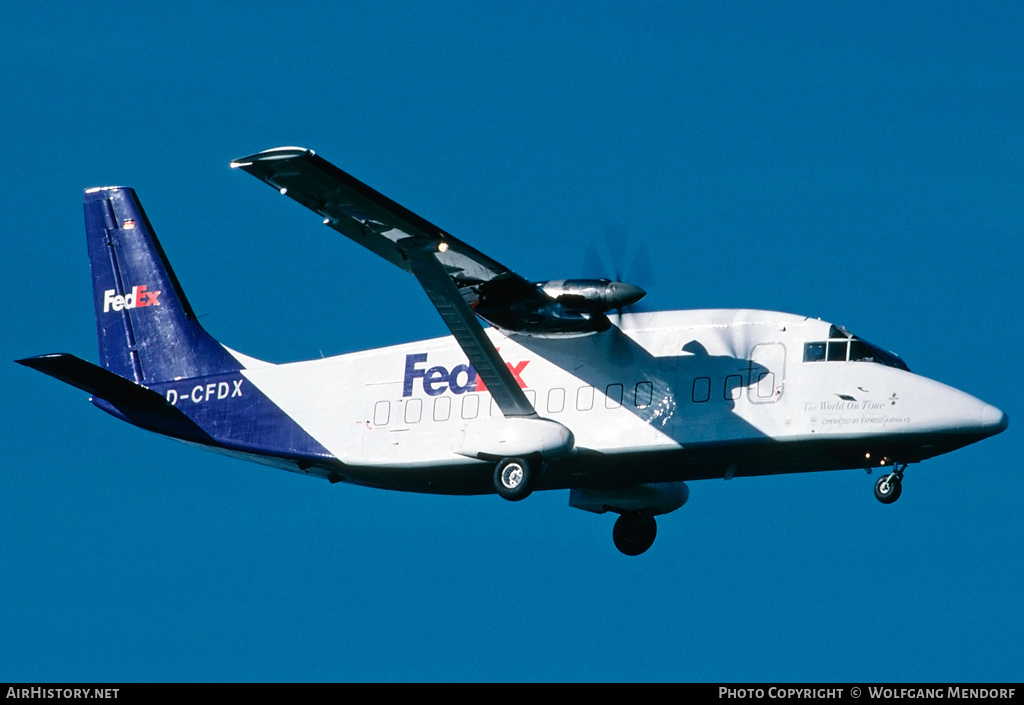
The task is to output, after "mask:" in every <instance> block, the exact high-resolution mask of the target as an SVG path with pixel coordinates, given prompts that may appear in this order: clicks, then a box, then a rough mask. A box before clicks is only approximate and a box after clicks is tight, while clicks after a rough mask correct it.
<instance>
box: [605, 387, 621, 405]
mask: <svg viewBox="0 0 1024 705" xmlns="http://www.w3.org/2000/svg"><path fill="white" fill-rule="evenodd" d="M620 406H622V385H621V384H609V385H608V386H607V387H606V388H605V390H604V407H605V408H606V409H618V408H619V407H620Z"/></svg>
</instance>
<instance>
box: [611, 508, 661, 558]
mask: <svg viewBox="0 0 1024 705" xmlns="http://www.w3.org/2000/svg"><path fill="white" fill-rule="evenodd" d="M657 536H658V522H656V521H655V520H654V517H652V516H649V515H647V514H623V515H621V516H620V517H619V518H618V519H616V520H615V528H614V529H612V540H613V541H615V548H617V549H619V550H620V551H622V552H623V553H625V554H626V555H627V556H639V555H640V554H641V553H643V552H644V551H646V550H647V549H648V548H650V547H651V545H652V544H653V543H654V539H655V538H656V537H657Z"/></svg>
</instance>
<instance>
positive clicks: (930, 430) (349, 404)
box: [17, 147, 1008, 556]
mask: <svg viewBox="0 0 1024 705" xmlns="http://www.w3.org/2000/svg"><path fill="white" fill-rule="evenodd" d="M231 166H232V167H233V168H236V169H240V170H242V171H245V172H248V173H249V174H252V175H253V176H255V177H256V178H258V179H260V180H261V181H263V182H265V183H266V184H268V185H270V186H271V187H273V188H274V189H275V190H277V191H278V192H280V193H281V194H283V195H286V196H288V197H289V198H291V199H293V200H295V201H297V202H298V203H299V204H301V205H302V206H305V207H306V208H308V209H309V210H312V211H314V212H315V213H316V214H317V215H318V216H319V217H320V218H321V219H322V221H323V224H324V225H327V226H328V227H330V228H332V229H334V230H336V231H337V232H339V233H341V234H342V235H344V236H346V237H348V238H349V239H351V240H353V241H354V242H356V243H358V244H360V245H362V246H363V247H365V248H367V249H368V250H370V251H371V252H373V253H375V254H377V255H379V256H380V257H383V258H384V259H386V260H387V261H389V262H391V263H392V264H394V265H396V266H398V267H400V268H401V269H403V270H405V271H406V272H409V273H410V274H412V275H413V276H414V277H415V278H416V279H417V281H418V282H419V284H420V285H422V287H423V289H424V291H425V292H426V294H427V297H428V298H429V299H430V301H431V303H432V304H433V305H434V307H435V308H436V309H437V311H438V313H439V314H440V316H441V319H442V320H443V322H444V323H445V325H446V326H447V328H448V330H449V332H450V333H451V335H449V336H446V337H439V338H435V339H432V340H423V341H418V342H413V343H404V344H400V345H394V346H390V347H384V348H379V349H374V350H366V351H362V352H354V353H349V354H343V355H338V356H335V357H329V358H324V359H316V360H309V361H302V362H293V363H286V364H273V363H269V362H264V361H261V360H258V359H255V358H253V357H249V356H247V355H244V354H242V353H240V352H237V351H235V350H232V349H230V348H228V347H226V346H224V345H222V344H221V343H219V342H217V340H215V339H214V338H213V337H212V336H211V335H210V334H209V333H207V332H206V330H204V329H203V327H202V326H201V325H200V324H199V321H198V320H197V317H196V314H195V312H194V311H193V309H192V307H191V306H190V305H189V303H188V300H187V299H186V298H185V293H184V291H183V290H182V287H181V285H180V283H179V282H178V279H177V277H176V276H175V275H174V272H173V270H172V269H171V266H170V264H169V262H168V260H167V257H166V256H165V254H164V251H163V248H162V247H161V245H160V242H159V241H158V240H157V237H156V235H155V233H154V231H153V228H152V225H151V224H150V222H149V219H148V218H147V217H146V214H145V212H144V211H143V209H142V205H141V203H140V201H139V199H138V197H137V195H136V193H135V191H134V190H133V189H131V188H128V187H121V186H109V187H99V188H90V189H87V190H86V191H85V195H84V208H85V226H86V236H87V240H88V246H89V258H90V263H91V269H92V279H93V303H94V306H95V314H96V330H97V337H98V341H99V358H100V359H99V364H98V365H97V364H93V363H90V362H87V361H85V360H83V359H81V358H78V357H76V356H74V355H71V354H67V353H56V354H49V355H41V356H37V357H31V358H27V359H23V360H17V362H19V363H20V364H22V365H26V366H28V367H31V368H33V369H36V370H39V371H40V372H43V373H45V374H47V375H50V376H52V377H55V378H56V379H59V380H61V381H63V382H66V383H68V384H70V385H73V386H75V387H77V388H79V389H81V390H84V391H85V392H88V393H89V394H90V395H91V401H92V403H93V404H94V405H96V406H97V407H99V408H100V409H102V410H103V411H105V412H107V413H109V414H111V415H113V416H115V417H117V418H119V419H122V420H124V421H127V422H128V423H131V424H134V425H135V426H139V427H141V428H143V429H147V430H150V431H154V432H156V433H159V434H163V435H165V436H169V437H171V438H174V439H177V440H179V441H184V442H186V443H189V444H194V445H197V446H200V447H202V448H205V449H209V450H212V451H216V452H220V453H224V454H227V455H230V456H235V457H239V458H243V459H246V460H252V461H256V462H259V463H263V464H266V465H270V466H274V467H277V468H282V469H285V470H290V471H293V472H296V473H300V474H305V475H310V476H314V477H319V478H324V479H327V480H329V481H330V482H331V483H339V482H345V483H353V484H357V485H363V486H367V487H375V488H383V489H391V490H400V491H408V492H422V493H434V494H447V495H478V494H493V493H496V494H498V495H500V496H501V497H503V498H505V499H507V500H510V501H520V500H523V499H525V498H526V497H527V496H528V495H530V493H531V492H533V491H535V490H569V504H570V506H572V507H576V508H579V509H583V510H586V511H589V512H594V513H598V514H601V513H606V512H611V513H614V514H617V515H618V519H617V520H616V521H615V524H614V528H613V532H612V537H613V541H614V544H615V546H616V547H617V548H618V549H619V550H620V551H621V552H622V553H624V554H626V555H631V556H635V555H640V554H642V553H644V552H645V551H647V550H648V549H649V548H650V547H651V545H652V544H653V542H654V540H655V537H656V535H657V523H656V520H655V517H656V516H659V515H662V514H666V513H668V512H672V511H675V510H676V509H679V508H680V507H682V506H683V505H684V504H685V503H686V501H687V500H688V498H689V487H688V485H687V484H686V483H687V482H690V481H695V480H709V479H719V480H721V479H725V480H729V479H732V478H736V477H747V476H757V475H772V474H782V473H798V472H810V471H823V470H846V469H866V470H867V471H868V472H869V473H870V472H871V471H872V470H873V469H879V470H880V472H881V477H879V479H878V481H877V482H876V483H875V485H874V494H875V497H876V498H877V499H878V500H879V501H880V502H883V503H886V504H889V503H892V502H895V501H896V500H897V499H898V498H899V496H900V494H901V492H902V481H903V477H904V472H905V470H906V469H907V467H908V465H910V464H912V463H919V462H921V461H923V460H926V459H929V458H932V457H935V456H938V455H941V454H944V453H948V452H950V451H953V450H956V449H958V448H961V447H964V446H966V445H969V444H971V443H975V442H977V441H980V440H982V439H984V438H987V437H989V436H993V435H996V434H998V433H1000V432H1002V431H1003V430H1005V429H1006V428H1007V425H1008V419H1007V416H1006V414H1004V413H1003V412H1002V411H1000V410H999V409H998V408H996V407H995V406H992V405H989V404H986V403H985V402H983V401H981V400H979V399H976V398H975V397H972V396H970V395H968V394H966V393H964V392H961V391H959V390H957V389H954V388H952V387H949V386H946V385H944V384H941V383H939V382H936V381H933V380H931V379H928V378H926V377H923V376H921V375H918V374H914V373H913V372H911V371H910V369H909V367H908V366H907V365H906V363H905V362H904V361H903V360H902V359H901V358H900V357H899V356H898V355H896V354H894V353H892V352H888V351H886V350H884V349H883V348H880V347H878V346H876V345H874V344H872V343H869V342H868V341H867V340H865V339H863V338H861V337H859V336H857V335H854V334H852V333H850V332H849V331H847V330H846V329H844V328H842V327H840V326H837V325H834V324H831V323H828V322H825V321H822V320H820V319H817V318H810V317H806V316H800V315H794V314H786V313H775V312H769V311H756V310H747V309H716V310H689V311H686V310H684V311H661V312H645V313H641V312H632V311H629V310H625V309H627V308H628V307H629V306H630V305H632V304H634V303H636V302H637V301H638V300H640V299H641V298H642V297H643V296H644V295H645V292H644V291H643V289H641V288H640V287H639V286H636V285H633V284H629V283H625V282H619V281H611V280H609V279H562V280H551V281H540V282H534V281H530V280H528V279H525V278H523V277H522V276H520V275H519V274H516V273H515V272H513V271H512V270H510V269H508V268H507V267H505V266H504V265H502V264H499V263H498V262H496V261H495V260H493V259H491V258H490V257H488V256H487V255H484V254H483V253H481V252H479V251H478V250H476V249H474V248H473V247H471V246H470V245H468V244H466V243H464V242H462V241H461V240H459V239H457V238H455V237H454V236H452V235H451V234H449V233H448V232H446V231H444V230H442V229H440V228H438V227H437V226H435V225H434V224H432V223H430V222H429V221H427V220H425V219H424V218H422V217H420V216H419V215H416V214H415V213H413V212H411V211H409V210H407V209H406V208H404V207H402V206H401V205H399V204H398V203H396V202H394V201H392V200H391V199H389V198H387V197H386V196H384V195H382V194H381V193H379V192H377V191H375V190H374V189H372V188H370V187H369V186H367V185H366V184H364V183H362V182H360V181H358V180H357V179H355V178H354V177H352V176H351V175H349V174H348V173H346V172H344V171H342V170H341V169H339V168H338V167H336V166H334V165H333V164H331V163H329V162H327V161H326V160H324V159H323V158H321V157H320V156H318V155H316V154H315V153H314V152H313V151H311V150H307V149H304V148H300V147H279V148H276V149H270V150H267V151H264V152H259V153H257V154H253V155H251V156H248V157H243V158H241V159H236V160H235V161H233V162H231ZM481 321H484V322H486V323H487V324H489V325H488V326H487V327H485V326H484V325H483V324H482V323H481Z"/></svg>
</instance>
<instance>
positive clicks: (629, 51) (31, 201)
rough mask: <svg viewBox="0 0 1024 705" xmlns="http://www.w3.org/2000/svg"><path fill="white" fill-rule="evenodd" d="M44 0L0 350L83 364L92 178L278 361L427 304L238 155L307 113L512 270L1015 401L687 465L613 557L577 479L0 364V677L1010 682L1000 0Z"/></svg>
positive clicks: (1011, 289) (1011, 237)
mask: <svg viewBox="0 0 1024 705" xmlns="http://www.w3.org/2000/svg"><path fill="white" fill-rule="evenodd" d="M144 5H145V4H141V5H140V4H138V3H134V4H128V3H123V4H121V3H103V2H100V3H89V4H81V3H62V2H55V3H47V4H44V5H23V6H21V7H18V8H9V9H8V10H6V11H5V21H4V23H3V26H2V27H0V58H2V61H0V77H2V81H3V85H4V86H5V89H4V97H3V101H4V109H3V110H0V135H2V136H3V142H4V148H5V149H4V154H5V156H6V158H7V162H6V163H7V168H6V175H5V177H4V178H3V184H4V189H3V205H4V212H5V215H6V228H5V229H6V232H7V236H6V238H5V242H6V256H5V257H4V258H3V264H2V265H0V266H2V272H3V277H4V281H5V287H4V294H3V297H4V304H5V305H4V306H3V310H4V330H5V331H7V334H6V335H5V336H3V338H2V339H0V345H2V350H3V353H4V355H3V359H7V360H13V359H15V358H20V357H27V356H30V355H34V354H40V353H45V352H54V351H67V352H72V353H75V354H77V355H80V356H82V357H85V358H87V359H92V360H95V359H96V341H95V328H94V324H93V320H92V307H91V303H90V294H89V292H90V279H89V269H88V262H87V257H86V250H85V243H84V232H83V226H82V206H81V192H82V189H84V188H87V187H90V186H96V185H108V184H115V183H116V184H123V185H130V186H134V187H135V188H136V189H137V190H138V192H139V195H140V197H141V199H142V202H143V204H144V206H145V207H146V209H147V211H148V214H149V216H150V219H151V220H152V221H153V223H154V226H155V228H156V230H157V232H158V234H159V235H160V238H161V240H162V242H163V245H164V248H165V250H166V251H167V253H168V255H169V257H170V258H171V261H172V262H173V264H174V266H175V270H176V272H177V274H178V277H179V279H180V281H181V282H182V284H183V286H184V287H185V289H186V291H187V293H188V295H189V298H190V300H191V303H192V305H193V307H194V308H195V310H196V311H197V312H199V313H200V314H201V315H203V316H204V317H203V319H202V320H203V323H204V325H205V326H206V328H207V329H208V330H209V331H210V332H211V333H213V334H214V335H215V336H217V337H218V338H219V339H220V340H221V341H223V342H224V343H225V344H227V345H229V346H231V347H233V348H235V349H238V350H241V351H243V352H245V353H247V354H250V355H253V356H255V357H259V358H264V359H269V360H272V361H276V362H284V361H289V360H296V359H303V358H308V357H316V356H319V355H321V354H324V355H329V354H337V353H342V352H348V351H354V350H361V349H366V348H371V347H375V346H379V345H385V344H391V343H398V342H406V341H411V340H416V339H419V338H425V337H433V336H437V335H442V334H444V333H445V332H446V331H445V329H444V326H443V323H442V322H441V320H440V318H439V317H438V316H437V314H436V312H435V311H434V310H433V308H432V307H431V306H430V304H429V302H428V301H427V299H426V297H425V296H424V295H423V293H422V291H421V290H420V289H419V288H418V286H417V285H416V282H415V280H414V279H413V278H412V277H409V276H407V275H405V274H403V273H402V272H400V271H398V270H397V269H395V268H394V267H392V266H390V265H388V264H387V263H385V262H383V261H378V260H375V259H374V258H373V256H372V255H370V254H369V253H367V252H365V251H362V250H361V249H360V248H358V247H356V246H355V245H353V244H352V243H350V242H348V241H346V240H344V238H342V237H340V236H338V235H337V234H335V233H333V232H332V231H330V230H328V229H326V228H323V227H322V226H320V225H319V223H318V222H317V219H316V218H315V217H310V214H308V213H306V212H305V211H304V210H303V209H301V208H299V207H298V206H296V205H295V204H293V203H290V202H287V201H286V200H285V199H281V198H274V194H273V193H272V192H271V191H270V190H269V189H267V188H266V187H265V186H263V185H262V184H259V183H258V182H256V181H255V180H254V179H252V178H251V177H249V176H247V175H245V174H242V173H239V172H237V171H233V170H231V169H229V168H228V162H229V161H230V160H231V159H232V158H234V157H239V156H243V155H246V154H251V153H252V152H255V151H258V150H262V149H267V148H270V147H275V146H280V145H290V144H297V145H301V146H305V147H309V148H313V149H315V150H316V151H317V152H318V153H319V154H321V155H323V156H324V157H326V158H327V159H329V160H331V161H333V162H334V163H336V164H338V165H339V166H341V167H342V168H344V169H346V170H348V171H350V172H351V173H353V174H355V175H356V176H357V177H358V178H360V179H362V180H363V181H365V182H367V183H369V184H370V185H372V186H374V187H375V188H377V189H378V190H380V191H382V192H383V193H385V194H387V195H388V196H390V197H392V198H393V199H395V200H397V201H399V202H400V203H402V204H403V205H405V206H407V207H409V208H410V209H412V210H414V211H416V212H418V213H420V214H421V215H423V216H424V217H426V218H428V219H429V220H431V221H433V222H435V223H437V224H438V225H440V226H441V227H444V228H445V229H447V230H449V231H450V232H452V233H453V234H455V235H456V236H457V237H459V238H461V239H463V240H465V241H467V242H469V243H471V244H473V245H474V246H476V247H477V248H479V249H481V250H483V251H485V252H487V253H488V254H489V255H491V256H493V257H495V258H496V259H497V260H499V261H501V262H502V263H504V264H506V265H508V266H510V267H512V268H513V269H515V270H516V271H518V272H519V273H521V274H523V275H524V276H526V277H528V278H531V279H535V280H541V279H549V278H563V277H567V276H568V277H572V276H578V275H579V274H580V271H581V268H582V266H583V261H584V253H585V250H586V247H587V245H588V244H589V243H597V244H598V245H602V246H603V244H604V236H603V235H604V232H605V231H606V230H607V229H608V228H610V227H613V228H618V229H619V230H623V229H624V230H625V231H626V232H627V233H628V243H627V246H626V248H625V252H624V253H620V254H619V255H618V258H619V259H621V260H622V261H623V262H625V264H623V265H621V266H622V267H623V268H624V269H625V270H626V274H627V276H628V273H629V272H628V266H629V261H630V258H631V252H632V251H633V249H634V248H635V247H636V246H637V245H638V244H639V243H641V242H643V243H644V244H645V246H646V247H647V248H648V249H649V250H650V251H651V252H652V253H654V255H655V257H654V260H655V263H654V269H655V271H654V272H653V273H652V274H651V276H650V281H649V282H648V281H642V282H637V283H639V284H641V285H644V286H645V288H647V289H648V290H649V295H648V299H647V302H648V304H649V305H650V306H652V307H656V308H665V309H672V308H701V307H734V306H735V307H741V306H742V307H752V308H764V309H772V310H782V311H789V312H793V313H800V314H805V315H811V316H817V317H822V318H824V319H826V320H830V321H833V322H836V323H839V324H842V325H845V326H847V327H848V328H849V329H850V330H852V331H854V332H855V333H857V334H859V335H861V336H863V337H865V338H867V339H869V340H871V341H873V342H876V343H878V344H880V345H882V346H884V347H886V348H889V349H892V350H895V351H897V352H898V353H899V354H901V355H902V356H903V357H904V358H905V359H906V360H907V361H908V363H909V364H910V366H911V368H912V369H914V370H915V371H916V372H920V373H921V374H924V375H927V376H929V377H933V378H935V379H938V380H940V381H943V382H946V383H948V384H952V385H953V386H956V387H958V388H961V389H963V390H965V391H967V392H969V393H971V394H974V395H976V396H978V397H980V398H982V399H984V400H985V401H988V402H990V403H992V404H995V405H997V406H999V407H1000V408H1002V409H1003V410H1004V411H1006V412H1007V413H1008V414H1009V416H1010V419H1011V425H1010V429H1009V430H1008V431H1007V432H1006V433H1004V434H1002V435H1001V436H998V437H996V438H993V439H990V440H987V441H985V442H983V443H981V444H978V445H976V446H973V447H969V448H966V449H963V450H960V451H958V452H956V453H954V454H951V455H949V456H945V457H941V458H938V459H934V460H932V461H929V462H927V463H925V464H923V465H921V466H913V467H911V469H910V470H909V471H908V473H907V478H906V481H905V483H904V492H903V497H902V498H901V499H900V501H899V502H898V503H897V504H895V505H892V506H888V507H885V506H882V505H880V504H879V503H878V502H876V501H875V500H874V499H873V497H872V494H871V487H872V483H873V478H871V477H867V476H866V475H865V474H864V473H863V472H860V471H849V472H841V473H819V474H810V475H805V476H783V477H775V478H756V479H737V480H735V481H732V482H699V483H692V485H691V494H690V501H689V503H688V504H687V506H685V507H684V508H683V509H681V510H679V511H678V512H676V513H674V514H671V515H668V516H666V517H662V518H661V519H660V521H659V537H658V541H657V543H656V544H655V546H654V547H653V548H652V549H651V551H649V552H648V553H647V554H645V555H644V556H642V557H640V558H636V559H629V558H625V557H623V556H621V555H620V554H619V553H618V552H617V551H616V550H615V548H614V547H613V545H612V542H611V536H610V535H611V526H612V523H613V517H611V516H594V515H590V514H587V513H584V512H581V511H578V510H575V509H571V508H569V507H568V505H567V499H568V498H567V493H565V492H550V493H537V494H534V495H533V496H532V497H530V499H529V500H527V501H525V502H522V503H519V504H511V503H507V502H504V501H502V500H500V499H499V498H497V497H496V496H491V497H472V498H458V497H455V498H452V497H433V496H417V495H407V494H397V493H390V492H383V491H373V490H367V489H363V488H358V487H350V486H332V485H329V484H327V483H324V482H317V481H313V480H309V479H306V478H302V477H299V476H296V475H293V474H289V473H284V472H280V471H274V470H271V469H267V468H263V467H260V466H256V465H249V464H245V463H242V462H240V461H236V460H232V459H228V458H223V457H219V456H217V455H213V454H209V453H204V452H202V451H199V450H196V449H193V448H190V447H187V446H184V445H181V444H178V443H175V442H173V441H169V440H166V439H163V438H160V437H158V436H155V435H152V434H149V433H146V432H144V431H141V430H138V429H134V428H132V427H129V426H125V425H123V424H119V423H118V422H116V421H115V420H114V419H112V418H110V417H108V416H106V415H104V414H103V413H101V412H100V411H98V410H96V409H94V408H93V407H92V406H91V405H90V404H89V403H88V401H87V398H86V396H85V395H84V394H82V393H81V392H78V391H77V390H74V389H72V388H70V387H66V386H64V385H61V384H59V383H57V382H55V381H53V380H49V379H47V378H45V377H43V376H41V375H39V374H37V373H34V372H32V371H31V370H28V369H25V368H22V367H20V366H17V365H14V364H13V363H9V364H3V365H0V385H2V388H3V389H4V392H5V394H4V396H3V401H2V402H0V403H2V405H3V406H2V409H3V419H4V432H3V435H2V436H0V443H2V445H0V449H2V453H0V457H2V458H3V460H2V465H0V473H2V474H0V477H2V491H0V496H2V499H0V680H4V681H12V680H13V681H108V680H110V681H196V680H199V681H206V680H212V681H250V680H261V681H262V680H268V681H279V680H285V681H291V680H298V681H305V680H313V681H321V680H327V681H334V680H341V681H347V680H460V681H461V680H597V681H604V680H687V681H689V680H695V681H803V680H811V681H858V682H873V681H936V680H937V681H979V680H980V681H990V680H995V681H998V680H1016V681H1019V680H1020V679H1021V676H1022V668H1021V664H1022V663H1024V646H1022V644H1024V642H1022V640H1021V639H1020V634H1021V630H1022V628H1024V607H1022V606H1021V600H1020V585H1021V582H1022V578H1024V567H1022V564H1021V560H1020V558H1021V555H1022V548H1024V539H1022V525H1021V520H1020V513H1019V512H1020V507H1021V505H1022V503H1024V480H1022V479H1021V475H1020V471H1021V463H1020V458H1021V455H1022V451H1024V448H1022V442H1021V440H1020V438H1021V435H1020V431H1019V428H1018V427H1019V425H1020V420H1021V419H1022V418H1024V415H1022V414H1021V404H1020V401H1019V400H1020V395H1019V394H1016V393H1014V387H1015V385H1016V382H1015V377H1016V367H1017V366H1018V365H1019V363H1020V361H1021V353H1020V350H1021V349H1022V343H1024V339H1022V334H1021V330H1020V329H1021V326H1020V304H1021V294H1020V288H1019V268H1020V264H1019V263H1020V261H1021V255H1022V247H1021V244H1020V243H1021V232H1022V225H1024V137H1022V134H1024V133H1022V130H1021V125H1024V52H1022V51H1021V46H1020V37H1021V36H1022V34H1024V9H1022V6H1021V5H1020V4H1019V3H1012V2H1006V3H993V2H982V3H971V4H970V5H969V6H968V5H958V6H956V7H954V8H953V9H950V8H947V7H945V6H942V7H940V6H937V5H936V4H934V3H899V4H898V6H896V7H893V6H892V4H891V3H827V4H824V5H823V4H821V3H787V4H785V6H784V7H777V6H776V5H775V4H769V3H744V2H735V3H685V2H669V3H655V2H648V3H641V4H639V5H637V4H635V3H594V2H588V3H582V2H580V3H576V2H572V3H570V2H564V3H554V4H552V3H539V2H516V3H503V4H491V3H487V4H483V5H481V4H480V3H468V2H467V3H458V2H440V3H411V2H410V3H372V4H359V5H353V6H344V5H342V4H339V3H326V2H323V3H294V4H291V5H289V4H285V3H258V2H257V3H214V4H212V6H211V5H210V4H201V3H194V2H178V3H174V4H173V6H171V7H168V8H166V9H161V10H159V11H155V10H150V9H147V8H146V7H145V6H144Z"/></svg>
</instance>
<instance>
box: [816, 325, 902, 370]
mask: <svg viewBox="0 0 1024 705" xmlns="http://www.w3.org/2000/svg"><path fill="white" fill-rule="evenodd" d="M822 361H824V362H847V361H849V362H875V363H878V364H879V365H885V366H886V367H895V368H897V369H901V370H906V371H907V372H909V371H910V368H909V367H907V363H905V362H903V360H901V359H900V356H899V355H897V354H895V353H891V352H886V351H885V350H882V349H881V348H880V347H878V346H877V345H872V344H871V343H869V342H868V341H866V340H861V339H860V338H858V337H857V336H855V335H851V334H850V333H848V332H847V331H845V330H843V329H842V328H838V327H836V326H832V328H831V330H829V339H828V340H823V341H817V342H813V343H804V362H822Z"/></svg>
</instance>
